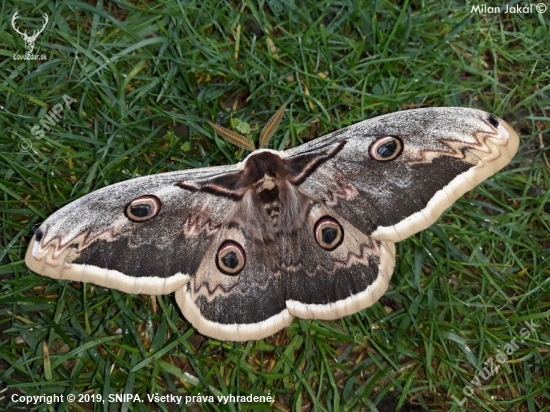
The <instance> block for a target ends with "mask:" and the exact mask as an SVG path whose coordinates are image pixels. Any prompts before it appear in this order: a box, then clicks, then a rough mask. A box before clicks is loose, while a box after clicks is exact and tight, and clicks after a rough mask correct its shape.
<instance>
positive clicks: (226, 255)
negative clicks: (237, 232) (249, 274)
mask: <svg viewBox="0 0 550 412" xmlns="http://www.w3.org/2000/svg"><path fill="white" fill-rule="evenodd" d="M245 264H246V255H245V254H244V249H243V248H242V246H241V245H239V244H238V243H237V242H234V241H232V240H226V241H225V242H223V243H222V244H221V246H220V248H219V249H218V253H217V255H216V266H217V267H218V269H219V271H220V272H222V273H223V274H225V275H229V276H236V275H238V274H239V273H241V270H243V268H244V265H245Z"/></svg>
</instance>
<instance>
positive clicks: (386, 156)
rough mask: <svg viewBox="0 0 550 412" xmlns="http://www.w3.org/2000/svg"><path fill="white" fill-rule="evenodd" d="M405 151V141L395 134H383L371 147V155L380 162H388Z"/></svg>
mask: <svg viewBox="0 0 550 412" xmlns="http://www.w3.org/2000/svg"><path fill="white" fill-rule="evenodd" d="M402 151H403V142H402V141H401V139H399V138H397V137H394V136H382V137H379V138H378V139H376V140H375V141H374V142H372V144H371V145H370V147H369V155H370V157H371V158H372V159H374V160H377V161H379V162H387V161H389V160H393V159H395V158H397V157H398V156H399V155H400V154H401V152H402Z"/></svg>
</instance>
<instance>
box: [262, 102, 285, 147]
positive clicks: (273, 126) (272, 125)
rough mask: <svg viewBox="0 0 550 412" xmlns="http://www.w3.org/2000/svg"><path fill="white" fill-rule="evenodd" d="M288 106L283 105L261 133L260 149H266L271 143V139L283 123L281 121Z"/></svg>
mask: <svg viewBox="0 0 550 412" xmlns="http://www.w3.org/2000/svg"><path fill="white" fill-rule="evenodd" d="M285 109H286V104H283V105H282V106H281V108H280V109H279V110H277V111H276V112H275V114H274V115H273V116H272V117H271V119H269V121H268V122H267V124H266V125H265V126H264V128H263V129H262V133H260V148H262V147H265V146H266V145H267V143H268V142H269V139H271V136H273V133H275V130H277V127H279V124H280V123H281V119H282V118H283V113H284V112H285Z"/></svg>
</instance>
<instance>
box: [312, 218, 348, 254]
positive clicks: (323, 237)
mask: <svg viewBox="0 0 550 412" xmlns="http://www.w3.org/2000/svg"><path fill="white" fill-rule="evenodd" d="M313 231H314V235H315V240H316V241H317V243H318V244H319V246H321V247H322V248H323V249H325V250H328V251H329V252H330V251H331V250H334V249H336V248H337V247H338V246H340V245H341V244H342V242H343V241H344V229H342V226H341V225H340V223H338V222H337V221H336V220H334V219H333V218H331V217H330V216H324V217H322V218H321V219H319V220H318V221H317V223H315V228H314V229H313Z"/></svg>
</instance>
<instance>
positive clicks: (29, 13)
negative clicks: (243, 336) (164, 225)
mask: <svg viewBox="0 0 550 412" xmlns="http://www.w3.org/2000/svg"><path fill="white" fill-rule="evenodd" d="M91 3H92V2H89V3H84V2H79V1H69V2H58V3H55V4H54V3H47V2H46V3H40V5H37V2H35V1H25V2H23V1H13V2H8V3H6V2H4V3H2V6H0V7H1V9H0V10H1V12H2V16H3V17H4V18H2V19H0V25H1V28H2V30H0V43H1V44H2V46H1V47H0V55H2V56H3V58H2V60H1V61H0V66H1V69H2V70H1V71H0V76H1V80H0V89H1V91H2V94H1V95H2V100H3V101H1V102H0V104H1V106H2V107H1V108H0V113H1V117H0V131H1V132H0V190H1V192H0V193H1V196H2V200H1V201H2V210H1V215H0V216H1V219H0V229H1V231H0V240H1V244H2V246H1V249H0V279H1V291H2V292H1V295H0V390H1V391H3V392H1V393H0V397H2V396H3V397H4V400H2V401H0V405H3V407H4V409H5V410H16V408H18V407H19V408H20V407H23V406H26V407H29V406H30V404H26V405H24V404H21V403H15V402H12V399H13V396H14V395H15V396H16V397H17V396H21V395H34V396H38V395H52V394H59V395H64V397H65V398H64V401H63V402H57V403H53V404H51V405H48V404H47V403H45V402H43V401H42V402H39V403H38V405H37V407H38V410H40V411H52V410H58V411H65V410H74V411H88V410H93V411H111V410H122V411H147V410H160V411H176V410H193V411H194V410H219V411H225V410H229V411H237V410H280V411H291V410H292V411H294V410H304V411H306V410H313V411H348V410H350V411H351V410H354V411H355V410H362V411H376V410H378V411H382V412H384V411H392V410H395V411H399V410H402V411H424V410H425V411H428V410H430V411H460V410H463V409H468V410H483V411H532V412H535V411H548V410H550V372H549V371H550V298H549V287H550V264H549V263H548V259H549V256H550V235H549V233H550V232H549V225H550V219H549V216H550V191H549V189H550V176H549V173H548V170H549V168H550V159H549V152H548V147H549V145H550V140H549V138H548V136H549V134H548V133H549V129H550V122H549V120H550V112H549V110H550V86H549V80H550V76H549V74H548V50H549V49H550V40H549V39H550V27H549V24H548V21H549V20H548V16H549V13H550V12H546V13H545V14H537V13H533V14H513V15H512V14H504V13H501V14H496V15H492V14H488V15H481V14H476V13H470V9H471V4H468V5H464V4H463V3H461V2H453V1H445V2H442V3H441V2H436V1H431V0H427V1H423V2H404V4H403V5H402V4H401V2H393V1H389V0H387V1H376V2H373V3H372V4H369V5H362V2H352V1H330V2H328V1H321V2H313V1H304V2H291V1H283V0H269V1H267V2H260V3H258V2H252V1H248V0H243V1H242V2H240V3H237V2H214V1H204V2H194V1H180V2H177V1H159V2H142V1H137V2H126V1H112V2H103V1H99V2H98V3H97V5H92V4H91ZM16 10H19V14H20V16H21V25H23V26H24V24H28V25H30V26H33V25H34V27H38V25H40V24H41V21H40V15H41V14H42V13H47V14H48V15H49V16H50V23H49V25H48V27H47V28H46V30H45V31H44V33H42V34H41V35H40V36H39V38H38V40H37V42H36V46H35V53H36V54H46V56H47V60H45V61H40V62H36V61H21V60H15V59H13V58H12V56H13V54H14V53H18V54H23V53H24V43H23V41H22V40H21V38H20V37H19V36H18V35H17V34H16V33H15V32H14V31H13V30H12V29H11V27H10V19H11V16H12V15H13V13H14V12H15V11H16ZM24 27H26V26H24ZM64 95H67V96H70V97H71V98H73V99H76V100H77V102H74V103H73V104H71V107H70V109H69V108H68V107H67V106H64V108H63V109H64V110H63V119H62V120H60V121H59V122H58V123H57V124H56V125H55V126H53V127H52V130H51V131H46V133H45V135H44V136H43V137H42V138H40V139H38V138H37V136H36V135H35V134H32V133H31V128H32V127H33V126H35V125H37V124H40V123H39V120H40V119H43V118H44V116H45V115H46V114H47V113H48V112H49V110H50V109H51V108H52V107H53V106H54V105H56V104H58V103H61V104H64V101H63V96H64ZM287 101H288V102H289V103H290V105H289V109H288V110H287V112H286V114H285V117H284V119H283V123H282V125H281V127H280V129H279V132H278V133H277V134H276V136H275V138H274V145H273V147H274V148H277V149H282V148H285V147H289V146H295V145H298V144H300V143H302V142H305V141H308V140H310V139H312V138H314V137H317V136H320V135H323V134H325V133H327V132H330V131H334V130H336V129H339V128H341V127H344V126H346V125H349V124H353V123H356V122H358V121H361V120H363V119H366V118H369V117H374V116H376V115H380V114H385V113H389V112H393V111H396V110H400V109H406V108H413V107H427V106H463V107H474V108H481V109H484V110H487V111H490V112H493V113H495V114H497V115H498V116H500V117H503V118H504V119H506V120H507V121H508V122H509V123H511V124H512V125H513V126H514V127H515V128H516V130H518V131H519V132H520V134H521V145H520V150H519V153H518V155H517V156H516V157H515V159H514V160H513V161H512V162H511V164H510V165H509V166H508V167H507V168H506V169H505V170H503V171H501V172H500V173H498V174H497V175H496V176H494V177H493V178H491V179H489V180H488V181H486V182H485V183H483V184H482V185H480V186H479V187H478V188H476V189H475V190H474V191H472V192H470V193H468V194H467V195H466V196H464V197H463V198H462V199H461V200H459V201H458V202H457V203H456V204H455V205H454V206H453V207H452V208H451V209H450V210H448V211H447V212H446V213H445V214H444V215H443V216H442V217H441V218H440V219H439V221H438V223H437V224H436V225H433V226H432V227H430V228H429V229H427V230H425V231H423V232H421V233H419V234H417V235H415V236H413V237H412V238H410V239H408V240H406V241H404V242H401V243H399V244H398V249H397V250H398V262H397V267H396V271H395V274H394V277H393V279H392V287H391V288H390V290H389V291H388V292H387V293H386V295H385V296H384V298H383V299H381V300H380V302H378V303H377V304H376V305H374V306H373V307H372V308H369V309H366V310H363V311H361V312H360V313H357V314H355V315H352V316H348V317H346V318H344V319H342V320H339V321H333V322H320V321H319V322H317V321H303V320H295V321H294V322H293V323H292V325H291V326H290V327H289V328H288V329H286V330H284V331H281V332H279V333H277V334H276V335H274V336H272V337H269V338H267V339H265V340H262V341H257V342H246V343H230V342H219V341H215V340H211V339H207V338H205V337H203V336H201V335H199V334H197V333H195V331H194V329H193V328H192V327H191V326H190V325H189V324H188V323H187V321H186V320H185V319H184V318H182V316H181V314H180V312H179V310H178V308H177V306H176V304H175V301H174V298H173V296H160V297H156V298H151V297H148V296H134V295H127V294H124V293H119V292H117V291H114V290H108V289H104V288H100V287H94V286H93V285H90V284H80V283H74V282H71V283H67V282H58V281H55V280H52V279H49V278H44V277H41V276H39V275H36V274H34V273H32V272H30V271H29V270H28V269H27V268H26V266H25V265H24V263H23V259H24V255H25V250H26V247H27V244H28V242H29V240H30V238H31V236H32V234H33V233H34V231H35V230H36V228H37V227H38V226H39V225H40V223H41V222H42V221H43V220H44V219H45V218H46V217H47V216H49V215H50V214H51V213H53V212H54V211H56V210H57V209H59V208H60V207H61V206H63V205H65V204H67V203H69V202H70V201H72V200H75V199H77V198H79V197H81V196H82V195H84V194H86V193H89V192H91V191H93V190H95V189H98V188H101V187H104V186H106V185H108V184H112V183H115V182H119V181H123V180H126V179H129V178H132V177H136V176H141V175H146V174H152V173H160V172H167V171H172V170H178V169H181V168H194V167H202V166H209V165H218V164H228V163H235V162H237V161H238V160H239V159H241V158H242V157H243V156H244V152H243V151H242V150H240V149H235V148H234V147H232V146H230V145H228V144H226V143H224V142H223V141H221V140H220V139H218V138H216V137H215V136H214V133H213V131H212V129H211V128H209V127H208V126H207V123H206V122H207V121H216V122H219V123H220V124H222V125H224V126H226V127H230V123H231V122H230V119H238V120H240V121H241V122H244V123H247V124H248V125H250V126H251V129H252V133H253V132H254V131H256V134H254V133H253V135H254V136H256V135H257V131H258V130H259V127H260V126H261V125H263V123H264V122H265V121H266V120H267V119H268V118H269V117H270V116H271V115H272V114H273V113H274V112H275V111H276V110H277V109H278V108H279V107H280V106H281V104H282V103H283V102H287ZM234 123H235V122H234ZM237 123H238V122H237ZM22 145H23V146H22ZM27 149H28V150H27ZM525 322H529V325H530V328H531V329H533V331H531V329H527V330H528V331H529V332H530V333H529V336H528V337H526V335H525V333H526V332H525V329H522V328H526V326H525ZM523 338H524V341H523V342H521V343H517V342H519V341H520V339H523ZM512 342H515V343H517V347H516V346H513V345H512ZM506 345H508V346H506ZM510 345H512V346H510ZM499 351H502V352H504V353H506V351H508V352H509V354H508V355H507V358H508V359H507V360H506V361H503V363H502V364H501V363H499V361H498V360H499V359H500V360H503V357H502V356H500V354H499ZM489 359H493V363H494V365H496V366H500V367H499V369H498V371H495V370H493V372H491V373H489V372H488V371H487V369H486V370H485V372H484V368H486V367H489V366H490V360H489ZM480 372H481V373H482V374H484V375H485V376H486V379H484V378H480V377H479V375H478V373H480ZM476 376H477V378H476ZM476 379H479V380H476ZM472 382H474V383H472ZM465 388H466V389H465ZM465 392H468V393H471V394H473V396H465V394H464V393H465ZM123 393H127V394H133V395H136V394H138V395H140V396H141V399H142V400H143V401H144V402H143V403H140V402H132V401H127V402H124V401H118V402H112V403H107V402H103V400H106V399H107V400H108V399H109V398H108V397H109V395H113V394H123ZM155 393H158V394H159V395H166V394H173V395H181V396H183V397H184V399H183V400H182V402H181V403H179V404H178V403H175V402H170V401H160V400H158V401H153V402H150V401H149V400H148V399H147V395H153V394H155ZM69 394H75V395H77V396H79V397H80V399H81V400H82V401H81V402H67V396H68V395H69ZM199 394H200V396H206V397H210V396H212V397H214V399H215V400H214V401H213V402H211V401H209V399H206V401H204V399H199V400H198V401H197V398H196V396H199ZM250 394H251V395H257V396H268V394H269V396H271V397H273V401H272V402H265V403H258V402H257V403H253V402H236V403H232V402H228V403H225V404H224V403H223V402H220V401H218V400H217V399H216V396H219V395H224V396H228V395H241V396H242V395H250ZM91 395H93V396H94V397H95V398H92V397H91ZM186 396H189V397H192V396H195V398H194V399H192V398H185V397H186ZM99 399H101V401H100V400H99ZM461 402H463V403H461ZM17 410H19V409H17Z"/></svg>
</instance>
